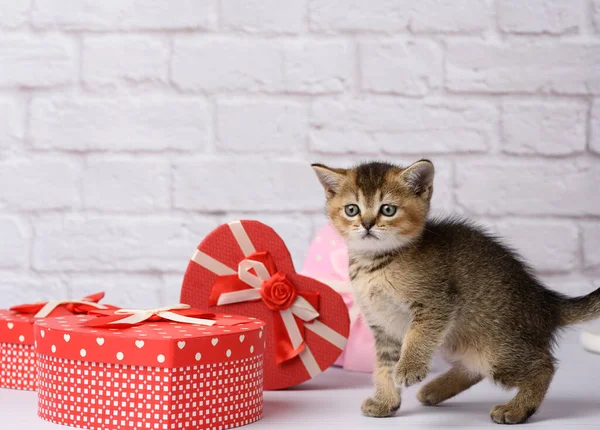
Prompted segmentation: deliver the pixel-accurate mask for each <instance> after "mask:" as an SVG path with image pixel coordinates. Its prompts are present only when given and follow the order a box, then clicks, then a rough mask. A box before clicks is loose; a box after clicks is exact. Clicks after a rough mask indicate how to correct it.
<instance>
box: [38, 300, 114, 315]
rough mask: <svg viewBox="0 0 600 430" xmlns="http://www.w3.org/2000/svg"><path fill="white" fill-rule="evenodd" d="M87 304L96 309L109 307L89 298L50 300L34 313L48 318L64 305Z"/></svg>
mask: <svg viewBox="0 0 600 430" xmlns="http://www.w3.org/2000/svg"><path fill="white" fill-rule="evenodd" d="M71 304H73V305H86V306H91V307H93V308H96V309H108V308H107V307H106V306H104V305H101V304H99V303H96V302H90V301H87V300H50V301H48V302H47V303H46V304H45V305H44V306H43V307H42V309H40V310H39V311H38V313H37V314H35V315H34V318H46V317H47V316H48V315H50V314H51V313H52V312H53V311H54V309H56V308H57V307H59V306H62V305H71Z"/></svg>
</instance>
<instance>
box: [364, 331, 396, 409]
mask: <svg viewBox="0 0 600 430" xmlns="http://www.w3.org/2000/svg"><path fill="white" fill-rule="evenodd" d="M371 329H372V330H373V334H374V335H375V352H376V360H375V372H373V380H374V383H375V395H374V396H373V397H369V398H368V399H366V400H365V401H364V402H363V403H362V406H361V411H362V413H363V415H365V416H368V417H377V418H382V417H390V416H392V415H393V414H394V412H396V411H397V410H398V409H399V408H400V402H401V398H400V388H398V387H396V384H394V379H393V371H394V366H395V365H396V363H397V362H398V360H399V359H400V350H401V348H402V345H401V344H400V343H399V342H397V341H395V340H393V339H391V338H390V337H389V336H387V335H386V334H385V333H384V332H383V331H382V330H381V329H380V328H378V327H371Z"/></svg>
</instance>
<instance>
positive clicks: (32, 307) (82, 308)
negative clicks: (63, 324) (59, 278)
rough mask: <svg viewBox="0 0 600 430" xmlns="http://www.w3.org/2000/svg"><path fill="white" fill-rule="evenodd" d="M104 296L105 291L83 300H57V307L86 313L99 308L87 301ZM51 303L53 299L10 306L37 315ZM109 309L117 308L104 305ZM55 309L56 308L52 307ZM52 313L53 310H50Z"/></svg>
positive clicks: (21, 311) (15, 309)
mask: <svg viewBox="0 0 600 430" xmlns="http://www.w3.org/2000/svg"><path fill="white" fill-rule="evenodd" d="M103 298H104V293H96V294H92V295H89V296H87V297H84V298H83V299H81V300H73V301H69V300H64V301H56V302H55V304H56V307H62V308H64V309H66V310H67V311H69V312H70V313H72V314H86V313H89V312H91V311H96V310H98V306H93V305H88V304H86V303H85V302H90V303H98V302H99V301H100V300H102V299H103ZM49 303H53V301H48V302H38V303H28V304H24V305H17V306H13V307H12V308H10V310H11V311H13V312H18V313H20V314H27V315H37V314H38V312H40V311H41V310H42V309H43V308H44V307H45V306H46V305H48V304H49ZM104 306H105V307H106V308H107V309H117V308H116V307H115V306H110V305H104ZM52 310H54V309H52ZM50 314H51V312H50Z"/></svg>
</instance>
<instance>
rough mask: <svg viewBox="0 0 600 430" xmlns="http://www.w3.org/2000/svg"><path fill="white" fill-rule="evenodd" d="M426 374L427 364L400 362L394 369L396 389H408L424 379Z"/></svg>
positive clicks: (427, 370) (427, 371)
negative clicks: (405, 387)
mask: <svg viewBox="0 0 600 430" xmlns="http://www.w3.org/2000/svg"><path fill="white" fill-rule="evenodd" d="M428 373H429V366H428V365H427V364H423V363H415V362H407V361H403V360H400V361H399V362H398V364H396V367H395V369H394V382H395V383H396V385H397V386H398V387H402V386H407V387H410V386H411V385H414V384H417V383H419V382H421V381H422V380H423V379H425V378H426V377H427V374H428Z"/></svg>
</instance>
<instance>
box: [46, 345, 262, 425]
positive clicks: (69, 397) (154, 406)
mask: <svg viewBox="0 0 600 430" xmlns="http://www.w3.org/2000/svg"><path fill="white" fill-rule="evenodd" d="M38 364H39V377H40V379H39V387H38V415H39V416H40V417H41V418H43V419H44V420H47V421H51V422H54V423H56V424H62V425H68V426H72V427H78V428H86V429H94V430H114V429H119V430H143V429H159V430H171V429H194V430H222V429H228V428H234V427H238V426H241V425H245V424H250V423H252V422H255V421H257V420H259V419H260V418H262V409H263V356H262V355H256V356H252V357H249V358H244V359H241V360H235V361H223V362H220V363H215V364H206V365H196V366H187V367H180V368H175V369H169V368H160V367H145V366H130V365H120V364H102V363H93V362H85V361H79V360H68V359H63V358H56V357H51V356H47V355H42V354H38Z"/></svg>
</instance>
